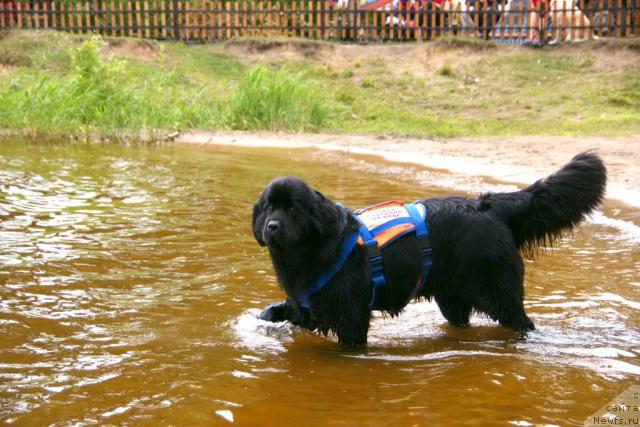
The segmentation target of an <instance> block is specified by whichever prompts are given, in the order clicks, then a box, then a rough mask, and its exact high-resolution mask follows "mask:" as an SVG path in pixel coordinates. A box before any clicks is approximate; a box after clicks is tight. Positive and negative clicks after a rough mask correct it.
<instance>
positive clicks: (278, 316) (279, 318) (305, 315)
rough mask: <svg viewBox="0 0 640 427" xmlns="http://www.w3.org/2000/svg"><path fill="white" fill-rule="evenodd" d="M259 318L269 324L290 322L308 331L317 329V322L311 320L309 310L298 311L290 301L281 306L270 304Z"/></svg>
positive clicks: (301, 309)
mask: <svg viewBox="0 0 640 427" xmlns="http://www.w3.org/2000/svg"><path fill="white" fill-rule="evenodd" d="M259 318H260V319H262V320H266V321H269V322H284V321H285V320H288V321H289V322H291V323H293V324H294V325H297V326H301V327H303V328H306V329H310V330H314V329H316V325H315V322H314V321H313V319H312V318H311V313H310V312H309V310H307V309H304V308H300V309H299V310H296V309H295V308H294V307H293V305H292V304H291V303H290V302H289V301H288V300H287V301H284V302H281V303H280V304H269V305H268V306H267V308H265V309H264V310H263V311H262V313H260V316H259Z"/></svg>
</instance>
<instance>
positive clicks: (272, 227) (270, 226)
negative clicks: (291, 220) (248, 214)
mask: <svg viewBox="0 0 640 427" xmlns="http://www.w3.org/2000/svg"><path fill="white" fill-rule="evenodd" d="M279 229H280V223H279V222H278V221H275V220H271V221H269V222H268V223H267V232H268V233H275V232H276V231H278V230H279Z"/></svg>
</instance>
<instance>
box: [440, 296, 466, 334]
mask: <svg viewBox="0 0 640 427" xmlns="http://www.w3.org/2000/svg"><path fill="white" fill-rule="evenodd" d="M435 300H436V303H438V307H440V312H441V313H442V315H443V316H444V317H445V319H447V321H448V322H449V323H451V324H452V325H453V326H457V327H459V328H466V327H468V326H469V316H470V315H471V310H472V308H473V307H472V305H471V303H468V302H463V301H461V298H460V297H458V296H450V295H448V296H440V297H438V296H436V297H435Z"/></svg>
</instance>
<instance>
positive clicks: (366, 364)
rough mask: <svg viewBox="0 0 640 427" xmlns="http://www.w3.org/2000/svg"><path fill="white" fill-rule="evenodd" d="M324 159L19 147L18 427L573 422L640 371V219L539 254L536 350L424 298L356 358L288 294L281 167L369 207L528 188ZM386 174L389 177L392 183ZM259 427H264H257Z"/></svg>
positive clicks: (14, 251)
mask: <svg viewBox="0 0 640 427" xmlns="http://www.w3.org/2000/svg"><path fill="white" fill-rule="evenodd" d="M388 166H389V167H381V166H380V164H377V165H373V164H372V160H371V159H367V158H359V159H350V158H346V157H345V156H343V155H332V154H327V153H321V154H316V153H309V152H304V151H300V152H290V153H287V154H286V155H283V154H281V153H277V152H276V151H275V150H235V149H230V148H225V149H219V148H210V149H207V148H202V147H162V148H151V147H149V148H133V147H124V146H113V145H106V146H85V145H56V144H52V145H27V144H26V143H21V142H6V143H3V144H2V145H0V243H1V244H0V400H1V401H2V405H1V406H0V419H2V420H3V421H4V422H7V423H12V422H15V423H16V424H20V425H40V424H53V425H70V424H105V423H112V424H123V423H129V424H136V423H143V424H144V423H146V424H155V423H157V422H158V420H163V422H166V423H167V424H175V425H184V424H192V425H202V424H206V425H209V424H212V423H219V422H234V423H239V424H247V423H249V424H250V423H255V420H269V422H273V423H286V422H288V421H290V420H296V422H300V423H304V422H307V423H312V424H314V423H318V424H345V423H349V424H352V423H353V424H363V425H378V424H393V423H397V424H400V425H407V424H423V423H424V422H425V420H430V422H433V423H442V422H449V423H451V422H455V421H456V420H457V421H460V422H470V423H476V424H479V425H487V424H496V423H498V424H500V423H512V424H514V425H529V424H545V423H546V424H559V425H565V424H571V423H582V421H583V419H584V417H586V416H587V415H589V414H590V413H592V412H593V411H594V410H595V409H597V408H599V407H600V406H601V405H602V404H603V403H604V402H606V401H607V400H610V399H611V398H612V397H613V396H614V395H615V394H617V393H618V392H619V391H621V389H623V388H625V387H626V386H627V385H630V384H633V383H634V382H637V381H638V378H640V372H639V368H638V366H639V365H640V364H639V363H638V361H637V358H638V354H640V346H639V344H638V343H639V342H640V332H639V330H638V326H639V324H640V322H639V320H640V316H639V315H638V313H639V312H640V311H639V310H638V307H640V282H639V281H638V277H640V251H639V249H638V245H637V243H638V239H637V238H638V236H640V233H638V227H637V226H636V225H635V224H634V223H633V222H630V218H632V217H634V215H635V214H633V213H629V211H627V210H624V209H605V211H604V212H605V213H600V214H598V215H596V216H594V219H593V221H591V222H589V223H588V224H586V225H584V226H583V227H582V229H581V230H579V231H577V232H576V233H574V234H573V236H571V237H569V238H568V239H566V240H563V241H562V243H561V244H560V245H558V246H557V247H556V248H555V249H553V250H550V251H548V253H545V254H542V255H540V256H539V257H538V259H537V260H536V261H535V262H529V261H528V262H527V268H528V270H527V278H526V290H527V303H526V305H527V310H528V311H529V313H530V315H531V317H532V318H533V319H534V321H535V322H536V325H537V326H538V330H537V331H536V332H534V333H532V334H530V335H529V336H528V337H527V339H525V340H522V339H519V338H518V337H517V336H515V335H514V334H513V333H511V332H510V331H508V330H505V329H502V328H499V327H497V326H496V325H495V324H494V323H493V322H492V321H490V320H488V319H485V318H482V317H474V318H473V319H472V324H473V327H472V328H469V329H464V330H461V329H456V328H452V327H450V326H449V325H447V324H446V322H445V321H444V319H443V317H442V316H441V315H440V313H439V311H438V308H437V306H436V305H435V304H433V303H429V302H420V303H417V304H412V305H410V306H408V307H407V310H406V311H405V313H403V315H402V316H400V317H398V318H394V319H391V318H385V317H383V316H380V315H376V317H375V318H374V320H373V323H372V328H371V332H370V346H369V347H368V348H366V349H355V350H345V349H342V348H340V347H338V346H337V345H336V343H335V338H334V337H331V336H329V337H327V338H325V337H321V336H318V335H316V334H313V333H310V332H307V331H303V330H300V329H299V328H296V327H293V326H291V325H289V324H286V323H281V324H272V323H267V322H262V321H260V320H258V319H257V318H256V314H257V313H258V312H259V310H260V309H261V308H262V307H263V306H264V305H265V304H266V303H268V302H274V301H277V300H279V299H280V298H282V294H281V292H280V291H279V289H278V288H277V286H276V285H275V278H274V277H273V274H272V269H271V266H270V262H269V259H268V257H267V255H266V253H265V252H264V251H263V250H260V249H259V248H258V246H257V245H256V244H255V242H254V241H253V237H252V235H251V231H250V229H249V223H250V214H251V210H250V207H251V205H252V203H253V202H254V200H255V198H256V197H257V195H258V194H259V192H260V190H261V188H262V186H263V185H264V183H266V182H268V181H269V180H270V179H271V178H272V177H273V176H275V175H282V174H294V175H298V176H302V177H304V178H306V179H308V180H309V181H310V182H313V184H314V185H316V186H318V187H320V188H321V189H322V190H323V191H324V192H325V193H327V194H328V195H329V196H332V197H334V198H336V199H337V200H340V201H342V202H343V203H345V204H347V205H350V206H354V207H358V206H365V205H367V204H370V203H374V202H378V201H380V200H381V199H383V198H396V199H401V200H413V199H415V198H417V197H418V196H421V195H441V194H446V193H451V192H452V190H451V188H448V189H446V190H445V189H443V188H442V187H455V188H460V189H464V190H468V191H470V192H473V193H477V192H478V191H486V190H494V191H497V190H502V189H507V190H511V189H513V188H512V186H508V185H507V186H505V185H496V184H494V183H491V182H486V181H484V180H481V179H477V178H466V177H457V176H452V175H451V174H446V173H442V172H434V171H421V170H418V169H417V168H412V167H408V166H403V167H398V166H393V165H388ZM373 171H375V172H376V175H373V174H372V173H373ZM252 420H253V421H252Z"/></svg>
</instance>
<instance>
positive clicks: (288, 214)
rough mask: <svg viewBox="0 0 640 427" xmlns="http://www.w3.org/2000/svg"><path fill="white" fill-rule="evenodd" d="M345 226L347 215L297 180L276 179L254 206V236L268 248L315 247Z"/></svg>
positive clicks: (287, 178) (290, 178) (335, 234)
mask: <svg viewBox="0 0 640 427" xmlns="http://www.w3.org/2000/svg"><path fill="white" fill-rule="evenodd" d="M345 225H346V214H345V213H344V212H343V211H342V210H341V209H340V208H338V207H337V206H336V205H335V203H333V202H332V201H331V200H329V199H327V198H326V197H325V196H323V195H322V193H320V192H318V191H315V190H314V189H312V188H311V187H309V186H308V185H307V184H306V183H305V182H304V181H302V180H300V179H298V178H293V177H283V178H276V179H274V180H273V181H271V182H270V183H269V184H268V185H267V187H266V188H265V189H264V191H263V192H262V195H261V196H260V200H259V201H258V202H257V203H256V204H255V205H254V206H253V235H254V236H255V238H256V240H257V241H258V243H259V244H260V245H261V246H265V245H266V246H267V247H269V249H278V250H288V249H296V248H299V247H302V246H303V245H315V244H318V243H320V242H321V240H322V239H323V238H326V237H334V236H337V235H338V234H339V232H340V231H341V230H342V229H343V228H344V226H345Z"/></svg>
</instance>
